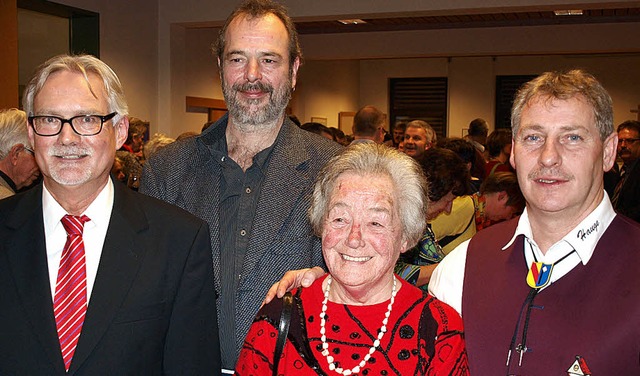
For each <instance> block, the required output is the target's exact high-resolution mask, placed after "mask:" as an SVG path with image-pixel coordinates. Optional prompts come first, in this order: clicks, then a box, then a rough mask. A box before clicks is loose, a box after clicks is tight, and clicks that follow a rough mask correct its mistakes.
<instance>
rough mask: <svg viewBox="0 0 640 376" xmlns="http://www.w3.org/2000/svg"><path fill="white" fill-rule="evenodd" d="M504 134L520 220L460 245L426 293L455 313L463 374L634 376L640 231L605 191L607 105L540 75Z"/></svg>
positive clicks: (586, 82)
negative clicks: (508, 135) (463, 351)
mask: <svg viewBox="0 0 640 376" xmlns="http://www.w3.org/2000/svg"><path fill="white" fill-rule="evenodd" d="M511 125H512V129H513V141H512V145H513V147H512V149H513V152H512V154H511V158H510V161H511V164H512V165H513V167H514V168H516V171H517V175H518V181H519V184H520V188H521V190H522V193H523V194H524V196H525V198H526V199H527V206H526V209H525V211H524V213H523V214H522V216H521V217H519V218H516V219H514V220H511V221H509V222H505V223H502V224H499V225H496V226H493V227H490V228H488V229H486V230H485V231H481V232H479V233H478V234H476V236H475V237H473V238H472V239H471V240H470V242H468V243H465V244H462V245H461V246H460V247H458V248H457V249H456V250H455V251H453V252H452V253H450V254H449V255H448V256H447V257H446V258H445V259H444V260H443V261H442V263H441V264H440V266H439V267H438V269H437V270H436V271H435V273H434V275H433V277H432V279H431V281H430V283H429V288H430V291H431V292H432V293H433V294H434V295H435V296H437V297H438V298H440V299H441V300H443V301H444V302H446V303H448V304H449V305H451V306H453V307H454V308H456V309H458V311H459V312H461V313H464V314H463V321H464V325H465V338H466V341H467V350H468V354H469V367H470V370H471V372H472V373H473V374H474V375H491V376H494V375H566V374H571V375H573V374H580V375H582V374H585V375H586V374H591V372H593V374H594V375H623V374H624V375H630V374H636V375H637V374H640V364H639V356H640V340H639V338H640V283H638V282H639V281H638V274H637V273H638V269H639V267H640V252H639V250H638V245H639V244H640V226H638V225H637V224H636V223H634V222H632V221H631V220H629V219H628V218H626V217H623V216H621V215H616V214H615V212H614V210H613V207H612V206H611V202H610V200H609V197H608V196H607V195H606V194H605V192H604V186H603V173H604V171H607V170H609V169H610V168H611V167H612V165H613V163H614V162H615V157H616V145H617V134H616V133H615V132H614V128H613V110H612V106H611V98H610V96H609V95H608V94H607V92H606V91H605V89H604V88H603V87H602V86H601V85H600V83H598V81H596V79H595V78H594V77H593V76H591V75H589V74H587V73H585V72H583V71H579V70H574V71H570V72H566V73H544V74H542V75H541V76H539V77H537V78H536V79H534V80H532V81H530V82H528V83H527V84H525V85H524V86H523V87H522V88H521V89H520V91H519V92H518V94H517V96H516V99H515V101H514V105H513V109H512V115H511ZM581 372H582V373H581Z"/></svg>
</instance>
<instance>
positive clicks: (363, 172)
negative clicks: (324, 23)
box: [236, 143, 467, 375]
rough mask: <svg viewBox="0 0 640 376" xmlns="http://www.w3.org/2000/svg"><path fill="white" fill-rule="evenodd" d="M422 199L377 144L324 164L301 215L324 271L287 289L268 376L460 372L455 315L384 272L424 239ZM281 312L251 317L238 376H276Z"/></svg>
mask: <svg viewBox="0 0 640 376" xmlns="http://www.w3.org/2000/svg"><path fill="white" fill-rule="evenodd" d="M426 191H427V190H426V181H425V178H424V176H423V174H422V172H421V171H420V167H419V166H418V165H417V164H416V163H415V162H414V161H413V160H412V158H410V157H408V156H406V155H404V154H402V153H400V152H398V151H397V150H395V149H392V148H388V147H385V146H382V145H376V144H368V143H367V144H359V145H354V146H351V147H349V148H347V149H345V151H344V152H343V153H342V154H340V155H338V156H337V157H335V158H334V159H332V160H331V161H330V162H329V163H328V164H327V166H325V168H324V169H323V170H322V171H321V173H320V175H319V176H318V179H317V181H316V185H315V188H314V193H313V197H312V203H311V208H310V210H309V216H310V220H311V224H312V225H313V227H314V229H315V231H316V232H317V234H318V235H319V236H320V237H321V238H322V252H323V255H324V259H325V261H326V264H327V267H328V269H329V273H328V274H326V275H325V276H323V277H321V278H318V279H317V280H315V282H314V283H313V284H312V285H311V286H310V287H308V288H298V289H297V290H294V291H293V295H294V298H293V305H292V306H293V311H292V313H291V321H290V325H291V326H290V329H289V333H288V337H287V340H286V342H285V345H284V350H283V351H282V357H280V358H278V360H279V365H278V368H277V374H284V375H294V374H295V375H315V374H321V375H325V374H326V375H331V374H343V375H354V374H362V375H367V374H368V375H380V374H389V375H390V374H394V375H424V374H428V375H450V374H456V375H465V374H467V357H466V352H465V347H464V339H463V335H462V325H461V320H460V318H459V316H458V314H457V313H456V312H455V311H454V310H453V309H452V308H451V307H449V306H447V305H445V304H443V303H442V302H440V301H438V300H436V299H435V298H434V297H432V296H429V295H427V294H425V293H423V292H422V291H420V290H419V289H417V288H415V287H414V286H412V285H410V284H408V283H407V282H405V281H404V280H402V279H401V278H398V277H397V276H396V275H394V274H393V268H394V266H395V263H396V260H397V259H398V256H399V255H400V253H402V252H404V251H405V250H406V249H407V248H408V247H410V246H411V245H413V244H415V243H416V242H417V241H418V239H419V238H420V236H421V235H422V233H423V230H424V226H425V213H426V207H427V200H426V196H425V194H426ZM282 306H283V303H282V300H281V299H276V300H273V301H272V302H270V303H269V304H267V305H265V306H264V307H263V308H262V309H261V310H260V312H258V315H257V317H256V319H255V321H254V323H253V325H252V326H251V328H250V330H249V333H248V335H247V338H246V340H245V343H244V346H243V349H242V352H241V354H240V358H239V360H238V363H237V365H236V373H237V374H238V375H269V374H272V372H273V374H275V373H276V372H274V371H273V364H274V349H275V347H276V338H277V337H278V327H279V323H280V316H281V311H282Z"/></svg>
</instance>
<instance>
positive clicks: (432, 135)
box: [405, 120, 438, 145]
mask: <svg viewBox="0 0 640 376" xmlns="http://www.w3.org/2000/svg"><path fill="white" fill-rule="evenodd" d="M411 127H413V128H422V129H424V131H425V133H426V134H427V142H428V143H430V144H432V145H434V144H435V143H436V142H437V141H438V140H437V136H436V131H434V130H433V128H432V127H431V125H429V123H427V122H426V121H424V120H412V121H410V122H408V123H407V128H411ZM405 132H406V131H405Z"/></svg>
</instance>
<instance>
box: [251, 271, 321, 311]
mask: <svg viewBox="0 0 640 376" xmlns="http://www.w3.org/2000/svg"><path fill="white" fill-rule="evenodd" d="M323 275H324V270H322V268H321V267H319V266H314V267H313V268H307V269H299V270H289V271H288V272H286V273H284V276H283V277H282V279H281V280H279V281H278V282H276V283H274V284H273V286H271V288H270V289H269V291H267V296H266V297H265V298H264V301H263V302H262V305H265V304H267V303H269V302H270V301H271V300H273V298H275V297H276V296H277V297H278V298H282V297H283V296H284V294H285V293H286V292H287V291H290V290H292V289H294V288H296V287H300V286H302V287H309V286H311V284H312V283H313V281H315V280H316V279H318V278H320V277H322V276H323Z"/></svg>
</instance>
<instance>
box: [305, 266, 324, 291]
mask: <svg viewBox="0 0 640 376" xmlns="http://www.w3.org/2000/svg"><path fill="white" fill-rule="evenodd" d="M303 270H304V273H302V279H301V280H300V285H302V286H303V287H309V286H311V284H312V283H313V281H315V280H316V279H318V278H320V277H322V275H323V274H324V270H322V268H321V267H319V266H314V267H313V268H311V269H303Z"/></svg>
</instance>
